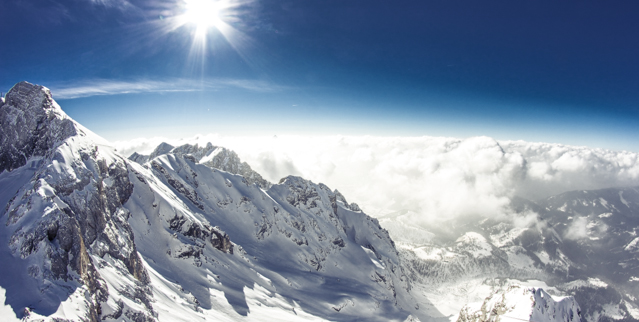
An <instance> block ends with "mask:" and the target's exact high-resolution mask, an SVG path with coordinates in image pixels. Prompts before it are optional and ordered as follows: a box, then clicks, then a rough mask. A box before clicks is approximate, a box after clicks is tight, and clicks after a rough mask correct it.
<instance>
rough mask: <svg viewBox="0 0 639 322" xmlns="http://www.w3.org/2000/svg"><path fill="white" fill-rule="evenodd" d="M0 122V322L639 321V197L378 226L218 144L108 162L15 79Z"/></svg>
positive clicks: (53, 106) (542, 202)
mask: <svg viewBox="0 0 639 322" xmlns="http://www.w3.org/2000/svg"><path fill="white" fill-rule="evenodd" d="M0 125H1V128H0V205H2V207H1V208H0V216H1V217H0V218H1V219H2V223H3V224H2V225H0V261H1V262H2V265H0V300H1V301H2V303H1V304H3V305H0V315H2V317H3V320H7V321H10V320H12V319H13V320H19V319H22V320H25V321H39V320H50V321H64V320H70V321H300V320H303V321H316V320H317V321H320V320H322V321H325V320H327V321H418V320H420V321H430V320H433V321H435V320H437V321H460V322H466V321H498V320H502V319H515V320H525V321H535V322H545V321H553V322H555V321H565V322H573V321H582V320H583V321H588V322H597V321H613V320H614V321H638V320H639V237H637V233H639V231H638V230H639V188H633V187H629V188H609V189H598V190H579V191H569V192H564V193H560V194H556V195H553V196H550V197H546V198H541V199H539V198H537V199H535V200H534V201H532V200H528V199H525V198H521V197H512V198H510V199H508V205H507V208H508V209H509V210H510V213H509V216H506V217H504V216H479V215H477V216H458V217H453V218H451V219H449V220H439V221H436V222H433V221H431V222H428V221H416V220H415V218H416V216H417V215H418V214H416V213H414V212H412V211H411V210H401V211H394V212H387V213H383V214H380V213H379V212H377V213H376V218H373V217H371V216H369V215H367V214H366V208H364V207H361V208H360V206H358V205H357V204H355V203H349V202H348V201H347V198H348V195H347V196H344V195H342V193H340V192H339V191H337V190H334V189H331V188H329V187H328V186H327V185H324V184H322V183H319V182H312V181H310V180H307V179H304V178H302V177H299V176H292V175H289V176H286V177H284V178H282V179H281V180H280V181H279V182H277V183H276V182H269V181H268V180H267V179H266V178H265V177H263V176H262V175H261V174H260V173H258V172H257V171H255V170H254V169H253V168H251V165H249V164H248V163H246V162H242V160H240V157H239V156H238V154H237V153H235V152H234V151H232V150H229V149H227V148H224V147H219V146H216V145H214V144H215V142H211V143H208V144H200V145H198V144H183V145H179V146H174V145H171V144H168V143H162V144H159V145H158V146H157V147H156V148H155V149H154V150H153V152H151V153H150V154H148V155H145V154H141V153H134V154H133V155H130V156H124V155H121V154H119V152H118V151H117V150H116V149H115V148H113V147H112V146H111V144H110V143H108V142H106V141H105V140H104V139H102V138H100V137H99V136H97V135H96V134H94V133H92V132H91V131H90V130H88V129H86V128H84V127H83V126H82V125H80V124H78V123H77V122H75V121H74V120H72V119H71V118H69V117H68V116H67V115H66V114H65V113H64V112H63V111H62V109H61V108H60V107H59V106H58V105H57V103H56V102H55V101H54V100H53V99H52V96H51V93H50V92H49V90H48V89H46V88H44V87H41V86H37V85H32V84H29V83H26V82H23V83H19V84H17V85H16V86H14V88H13V89H12V90H11V91H10V92H9V93H7V95H6V97H5V98H4V99H3V101H0ZM515 159H516V158H515ZM518 162H519V161H518ZM531 199H532V198H531ZM5 205H6V206H5ZM362 208H364V209H362Z"/></svg>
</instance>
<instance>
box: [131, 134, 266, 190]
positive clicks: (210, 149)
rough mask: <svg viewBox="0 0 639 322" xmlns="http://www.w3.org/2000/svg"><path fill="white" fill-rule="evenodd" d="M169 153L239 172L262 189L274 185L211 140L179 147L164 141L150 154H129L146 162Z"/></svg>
mask: <svg viewBox="0 0 639 322" xmlns="http://www.w3.org/2000/svg"><path fill="white" fill-rule="evenodd" d="M169 153H171V154H175V155H178V156H189V158H192V159H194V162H197V163H201V164H203V165H205V166H207V167H209V168H213V169H219V170H222V171H226V172H229V173H232V174H239V175H241V176H243V177H244V178H246V180H247V182H248V183H250V184H253V183H255V184H257V185H258V186H259V187H260V188H262V189H268V188H269V187H270V186H271V185H272V184H271V183H270V182H268V181H266V180H265V179H264V178H263V177H262V176H261V175H260V174H259V173H257V172H255V171H253V169H251V166H249V165H248V163H246V162H242V160H240V157H239V156H238V155H237V153H235V152H234V151H232V150H229V149H227V148H223V147H219V146H215V145H213V144H211V143H210V142H209V143H207V144H206V145H205V146H199V145H198V144H195V145H191V144H184V145H180V146H178V147H174V146H172V145H170V144H168V143H166V142H162V143H160V145H158V146H157V147H156V148H155V150H153V152H151V154H150V155H148V156H146V155H142V154H139V153H137V152H135V153H133V154H132V155H131V156H129V160H131V161H134V162H137V163H139V164H144V163H146V162H147V161H150V160H153V159H155V158H156V157H159V156H161V155H164V154H169Z"/></svg>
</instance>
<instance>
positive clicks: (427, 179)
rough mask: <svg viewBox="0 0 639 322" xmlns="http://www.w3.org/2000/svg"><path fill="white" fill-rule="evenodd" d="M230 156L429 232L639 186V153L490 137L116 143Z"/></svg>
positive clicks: (123, 147) (269, 175)
mask: <svg viewBox="0 0 639 322" xmlns="http://www.w3.org/2000/svg"><path fill="white" fill-rule="evenodd" d="M163 141H166V142H168V143H171V144H173V145H176V146H177V145H181V144H185V143H191V144H193V143H199V144H205V143H206V142H212V143H213V144H214V145H218V146H224V147H227V148H230V149H232V150H234V151H236V152H237V153H238V155H239V156H240V158H241V159H242V160H243V161H246V162H247V163H248V164H249V165H251V167H252V168H253V169H254V170H256V171H257V172H259V173H260V174H262V175H263V176H264V177H265V178H266V179H267V180H270V181H272V182H278V181H279V179H280V178H282V177H284V176H287V175H298V176H302V177H304V178H307V179H310V180H313V181H314V182H322V183H325V184H327V185H328V186H329V187H331V188H332V189H339V190H340V191H341V192H342V193H343V194H344V195H345V196H346V198H347V200H348V201H349V202H357V203H358V204H359V205H360V206H361V207H362V209H363V210H364V211H365V212H366V213H368V214H370V215H372V216H382V215H385V214H388V213H392V212H397V211H403V210H409V211H411V213H413V216H414V217H415V220H416V221H418V222H420V223H423V224H427V223H432V222H433V221H441V220H447V219H453V218H459V217H461V216H475V215H480V216H489V217H495V218H505V217H508V216H509V215H511V214H512V211H511V210H510V207H509V204H510V201H511V199H512V197H514V196H521V197H524V198H527V199H532V200H534V199H539V198H545V197H548V196H550V195H554V194H558V193H562V192H565V191H570V190H579V189H602V188H608V187H621V186H624V187H625V186H637V185H639V153H633V152H625V151H622V152H616V151H610V150H603V149H592V148H586V147H576V146H566V145H561V144H549V143H530V142H523V141H503V142H498V141H496V140H494V139H492V138H489V137H473V138H468V139H455V138H444V137H371V136H351V137H348V136H324V137H320V136H317V137H302V136H282V137H224V136H219V135H206V136H197V137H194V138H190V139H182V140H164V139H162V138H152V139H136V140H131V141H119V142H115V143H114V146H115V147H116V148H117V149H118V150H119V151H120V152H121V153H123V154H125V155H129V154H131V153H132V152H134V151H136V152H140V153H145V154H148V153H150V152H151V151H152V150H153V149H154V148H155V147H156V146H157V145H158V144H159V143H161V142H163Z"/></svg>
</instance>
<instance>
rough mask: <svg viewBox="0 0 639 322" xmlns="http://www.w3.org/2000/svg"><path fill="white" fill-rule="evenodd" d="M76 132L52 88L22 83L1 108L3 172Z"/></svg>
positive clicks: (0, 135)
mask: <svg viewBox="0 0 639 322" xmlns="http://www.w3.org/2000/svg"><path fill="white" fill-rule="evenodd" d="M76 134H77V129H76V127H75V126H74V125H73V122H72V121H71V120H70V119H69V118H68V117H67V116H66V114H65V113H64V112H62V110H61V109H60V106H58V104H56V103H55V101H53V99H52V98H51V93H50V92H49V90H47V89H46V88H44V87H42V86H38V85H33V84H30V83H27V82H21V83H18V84H16V85H15V86H14V87H13V88H12V89H11V90H10V91H9V92H8V93H7V95H6V97H5V102H4V104H2V106H1V108H0V146H2V151H0V172H2V171H4V170H8V171H11V170H13V169H16V168H19V167H21V166H23V165H25V164H26V162H27V160H28V159H29V158H30V157H32V156H44V154H45V153H46V152H47V151H48V150H49V149H50V148H51V147H53V145H54V144H56V143H57V142H60V141H62V140H64V139H66V138H68V137H70V136H73V135H76Z"/></svg>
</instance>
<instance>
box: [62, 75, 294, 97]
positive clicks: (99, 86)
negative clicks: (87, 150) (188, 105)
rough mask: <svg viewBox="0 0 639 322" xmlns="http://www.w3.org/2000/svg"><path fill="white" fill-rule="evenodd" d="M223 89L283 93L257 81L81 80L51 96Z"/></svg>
mask: <svg viewBox="0 0 639 322" xmlns="http://www.w3.org/2000/svg"><path fill="white" fill-rule="evenodd" d="M222 89H244V90H247V91H252V92H277V91H282V90H284V89H286V88H285V87H284V86H279V85H275V84H272V83H269V82H266V81H260V80H243V79H207V80H190V79H181V78H173V79H167V80H161V81H156V80H148V79H142V80H134V81H119V80H106V79H98V80H84V81H76V82H73V83H65V84H59V85H54V86H52V87H51V93H52V94H53V96H54V98H55V99H73V98H80V97H90V96H99V95H121V94H136V93H170V92H203V91H215V90H222Z"/></svg>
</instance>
